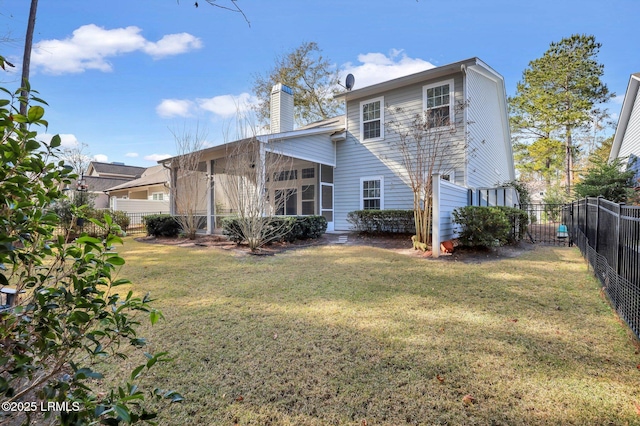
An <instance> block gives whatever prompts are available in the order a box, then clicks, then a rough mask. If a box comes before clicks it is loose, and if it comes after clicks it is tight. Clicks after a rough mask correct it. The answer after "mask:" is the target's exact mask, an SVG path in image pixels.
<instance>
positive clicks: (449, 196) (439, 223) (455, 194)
mask: <svg viewBox="0 0 640 426" xmlns="http://www.w3.org/2000/svg"><path fill="white" fill-rule="evenodd" d="M467 205H469V190H468V189H467V188H465V187H463V186H458V185H456V184H453V183H451V182H447V181H445V180H442V179H440V175H439V174H435V175H434V176H433V230H432V248H433V256H434V257H438V256H439V255H440V243H441V242H442V241H447V240H450V239H452V238H455V237H456V236H457V231H458V230H457V226H456V225H455V224H454V223H453V210H455V209H457V208H458V207H465V206H467Z"/></svg>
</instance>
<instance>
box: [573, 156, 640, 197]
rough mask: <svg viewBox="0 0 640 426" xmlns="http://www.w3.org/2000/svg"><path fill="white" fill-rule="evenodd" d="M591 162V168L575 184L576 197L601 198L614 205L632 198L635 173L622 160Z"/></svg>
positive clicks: (594, 160) (593, 159) (592, 159)
mask: <svg viewBox="0 0 640 426" xmlns="http://www.w3.org/2000/svg"><path fill="white" fill-rule="evenodd" d="M591 162H592V163H593V165H592V166H591V168H589V170H588V171H587V173H586V174H585V175H584V176H583V177H582V180H581V181H580V182H578V183H577V184H576V188H575V190H576V194H577V195H578V197H580V198H584V197H599V196H602V197H604V198H605V199H607V200H609V201H613V202H614V203H626V202H627V200H629V199H631V198H632V197H633V194H634V190H633V187H634V182H633V179H634V176H635V171H634V170H630V169H627V168H626V167H625V164H624V162H623V160H621V159H619V158H616V159H615V160H614V161H612V162H611V163H609V162H608V161H607V160H606V159H605V160H602V159H600V158H598V157H593V158H591Z"/></svg>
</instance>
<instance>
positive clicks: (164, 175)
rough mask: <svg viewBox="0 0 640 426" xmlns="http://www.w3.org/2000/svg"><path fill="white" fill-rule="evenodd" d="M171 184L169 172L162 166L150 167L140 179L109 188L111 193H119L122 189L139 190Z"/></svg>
mask: <svg viewBox="0 0 640 426" xmlns="http://www.w3.org/2000/svg"><path fill="white" fill-rule="evenodd" d="M166 182H169V170H168V169H167V168H165V167H164V166H163V165H162V164H158V165H157V166H153V167H149V168H148V169H147V170H145V172H144V173H143V174H142V176H141V177H140V178H139V179H134V180H131V181H128V182H125V183H121V184H119V185H117V186H113V187H111V188H108V190H109V191H117V190H120V189H128V188H137V187H141V186H148V185H161V184H163V183H166Z"/></svg>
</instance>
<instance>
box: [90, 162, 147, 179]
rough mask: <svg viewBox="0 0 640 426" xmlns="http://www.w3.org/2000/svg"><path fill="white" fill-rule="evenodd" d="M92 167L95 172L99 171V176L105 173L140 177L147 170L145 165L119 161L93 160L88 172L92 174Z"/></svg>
mask: <svg viewBox="0 0 640 426" xmlns="http://www.w3.org/2000/svg"><path fill="white" fill-rule="evenodd" d="M91 169H93V170H95V172H96V173H98V176H99V175H101V174H105V175H112V176H113V175H117V176H122V177H130V178H137V177H140V176H141V175H142V173H144V171H145V170H146V168H145V167H138V166H127V165H126V164H119V163H101V162H99V161H92V162H91V163H89V167H88V169H87V174H91Z"/></svg>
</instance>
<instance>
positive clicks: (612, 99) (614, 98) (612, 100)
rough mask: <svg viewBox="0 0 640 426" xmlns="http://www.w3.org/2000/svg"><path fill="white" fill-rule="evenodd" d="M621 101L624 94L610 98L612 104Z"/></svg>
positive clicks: (620, 102)
mask: <svg viewBox="0 0 640 426" xmlns="http://www.w3.org/2000/svg"><path fill="white" fill-rule="evenodd" d="M623 102H624V95H617V96H614V97H613V98H611V103H613V104H616V105H622V103H623Z"/></svg>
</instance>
